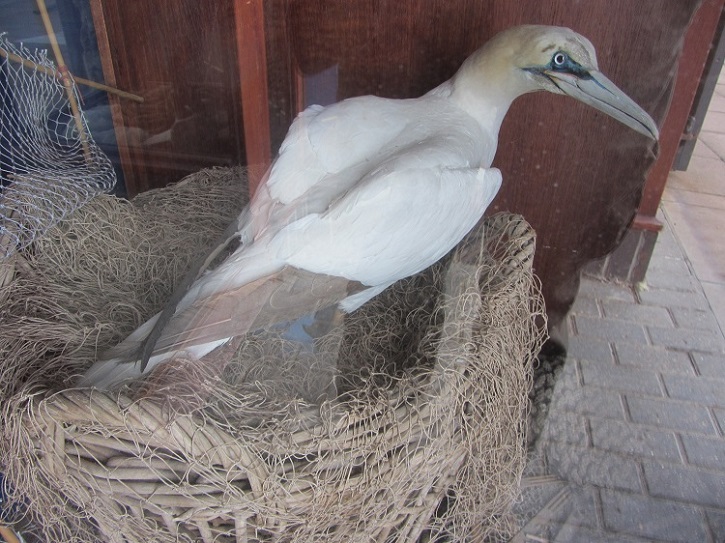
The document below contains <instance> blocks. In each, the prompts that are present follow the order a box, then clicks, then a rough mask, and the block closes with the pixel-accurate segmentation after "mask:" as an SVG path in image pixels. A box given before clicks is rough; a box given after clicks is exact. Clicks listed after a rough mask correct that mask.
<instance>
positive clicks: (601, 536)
mask: <svg viewBox="0 0 725 543" xmlns="http://www.w3.org/2000/svg"><path fill="white" fill-rule="evenodd" d="M531 541H536V540H531ZM544 541H549V539H545V540H544ZM553 541H556V543H585V542H586V543H652V541H651V540H647V539H642V538H639V537H634V536H626V535H624V534H621V533H612V532H607V531H605V530H594V529H591V528H588V527H586V526H577V525H575V524H566V525H564V526H562V527H561V529H560V530H559V533H558V534H556V539H554V540H553Z"/></svg>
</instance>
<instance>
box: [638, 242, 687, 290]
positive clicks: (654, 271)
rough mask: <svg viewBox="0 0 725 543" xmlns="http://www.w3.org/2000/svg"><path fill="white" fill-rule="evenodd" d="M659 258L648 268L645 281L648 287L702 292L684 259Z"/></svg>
mask: <svg viewBox="0 0 725 543" xmlns="http://www.w3.org/2000/svg"><path fill="white" fill-rule="evenodd" d="M655 250H656V249H655ZM658 256H660V258H655V259H653V260H652V261H651V262H650V266H649V268H647V276H646V278H645V281H646V284H647V285H648V287H650V288H655V289H668V290H679V291H683V290H686V291H689V292H699V291H700V287H699V284H698V282H697V279H696V277H695V276H694V275H693V274H692V272H691V271H690V267H689V266H688V265H687V262H685V260H684V259H682V258H672V257H669V258H668V257H664V258H662V257H661V255H658Z"/></svg>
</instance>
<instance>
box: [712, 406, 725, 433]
mask: <svg viewBox="0 0 725 543" xmlns="http://www.w3.org/2000/svg"><path fill="white" fill-rule="evenodd" d="M712 412H713V413H714V414H715V419H716V420H717V423H718V425H719V426H720V435H723V433H725V409H713V410H712Z"/></svg>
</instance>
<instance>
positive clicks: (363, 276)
mask: <svg viewBox="0 0 725 543" xmlns="http://www.w3.org/2000/svg"><path fill="white" fill-rule="evenodd" d="M540 90H546V91H549V92H553V93H556V94H567V95H569V96H572V97H574V98H576V99H577V100H580V101H582V102H584V103H586V104H589V105H591V106H593V107H595V108H597V109H599V110H601V111H604V112H605V113H607V114H608V115H610V116H612V117H614V118H615V119H617V120H618V121H621V122H622V123H624V124H625V125H627V126H629V127H630V128H632V129H634V130H636V131H637V132H640V133H641V134H644V135H645V136H648V137H650V138H653V139H657V138H658V132H657V127H656V125H655V123H654V121H653V120H652V119H651V118H650V116H649V115H648V114H647V113H645V112H644V111H643V110H642V109H641V108H640V107H639V106H638V105H637V104H635V103H634V102H633V101H632V100H631V99H630V98H628V97H627V96H626V95H625V94H624V93H623V92H622V91H621V90H619V89H618V88H617V87H616V86H615V85H614V84H613V83H612V82H611V81H609V80H608V79H607V78H606V77H605V76H604V75H602V74H601V73H600V72H599V71H598V68H597V60H596V54H595V51H594V48H593V46H592V44H591V43H590V42H589V40H587V39H586V38H584V37H583V36H580V35H579V34H576V33H575V32H573V31H572V30H569V29H567V28H559V27H548V26H521V27H515V28H512V29H509V30H507V31H505V32H502V33H501V34H499V35H497V36H496V37H494V38H493V39H492V40H490V41H489V42H488V43H487V44H486V45H484V46H483V47H482V48H481V49H479V50H478V51H476V52H475V53H473V54H472V55H471V56H470V57H469V58H468V59H467V60H466V61H465V62H464V63H463V65H462V66H461V68H460V69H459V70H458V72H457V73H456V74H455V75H454V76H453V78H451V79H450V80H449V81H446V82H445V83H443V84H441V85H440V86H438V87H436V88H435V89H433V90H431V91H430V92H428V93H427V94H425V95H423V96H421V97H419V98H415V99H406V100H396V99H387V98H378V97H374V96H362V97H358V98H351V99H348V100H344V101H342V102H340V103H337V104H333V105H331V106H328V107H324V108H323V107H320V106H311V107H309V108H308V109H306V110H305V111H304V112H302V113H301V114H300V115H299V116H298V117H297V119H296V120H295V121H294V123H293V124H292V126H291V128H290V129H289V132H288V134H287V137H286V138H285V140H284V142H283V143H282V146H281V148H280V151H279V156H278V157H277V158H276V160H275V161H274V163H273V164H272V166H271V168H270V170H269V171H268V172H267V175H266V176H265V179H264V180H263V183H262V184H261V185H260V187H259V189H258V191H257V192H256V194H255V195H254V197H253V199H252V200H251V202H250V204H249V205H248V207H247V208H246V209H245V210H244V211H243V212H242V213H241V215H240V216H239V218H238V220H237V221H235V223H234V225H233V227H232V228H231V230H230V231H232V232H234V235H235V236H236V237H238V239H239V240H240V246H239V248H238V249H237V250H236V251H235V252H234V253H233V254H232V255H231V256H229V257H228V258H227V259H226V260H225V261H224V262H223V263H222V264H221V265H220V266H219V267H217V268H216V269H215V270H213V271H211V272H208V273H206V275H203V276H201V277H200V278H199V279H198V280H196V282H194V283H193V285H191V287H190V288H188V289H187V290H184V291H182V292H181V294H183V296H181V294H180V295H179V296H177V298H178V299H177V300H174V301H173V303H171V304H170V306H169V311H167V313H168V315H169V316H170V319H169V320H168V322H166V318H162V319H161V320H160V321H159V324H158V325H157V327H156V328H157V329H156V331H155V332H154V333H153V334H152V335H151V340H150V341H149V346H148V347H147V354H148V355H150V358H149V359H148V364H146V363H145V360H143V358H144V357H143V356H142V355H141V354H140V353H141V351H140V347H141V346H142V345H143V343H144V341H145V340H146V338H148V337H149V334H150V333H151V330H152V329H153V328H154V325H155V324H156V323H157V321H158V319H159V315H157V316H156V317H154V318H152V319H151V320H150V321H148V322H147V323H146V324H144V325H142V326H141V327H140V328H139V329H137V330H136V331H135V332H134V333H133V334H131V336H129V337H128V338H127V339H126V340H124V341H123V342H122V343H121V344H119V345H118V346H117V347H116V348H114V349H112V350H111V352H110V353H109V355H108V357H107V359H105V360H100V361H99V362H97V363H96V364H94V365H93V366H92V367H91V369H90V370H89V371H88V372H87V373H86V374H85V375H84V377H83V378H82V380H81V383H80V384H81V385H84V386H88V385H93V386H97V387H104V388H106V387H111V386H114V385H116V384H118V383H119V382H121V381H123V380H125V379H128V378H133V377H138V376H139V375H142V374H143V373H146V372H148V371H150V370H151V369H153V368H154V367H156V366H158V365H159V364H161V363H163V362H165V361H167V360H169V359H171V358H173V357H174V356H175V355H176V354H179V353H182V352H183V353H185V355H186V356H192V357H194V358H196V359H198V358H201V357H203V356H205V355H206V354H208V353H209V352H211V351H212V350H213V349H215V348H216V347H218V346H220V345H222V344H224V343H226V342H227V341H228V340H229V339H230V338H231V337H234V336H239V335H242V334H244V333H246V332H248V331H250V330H255V329H259V328H262V327H264V326H267V325H269V324H273V323H274V322H277V321H286V320H291V319H294V318H297V317H299V316H301V315H304V314H307V313H309V312H311V311H315V310H317V309H320V308H322V307H326V306H332V305H335V304H337V307H338V308H339V309H341V310H342V311H344V312H350V311H353V310H355V309H356V308H358V307H360V306H361V305H362V304H364V303H365V302H366V301H368V300H370V299H371V298H372V297H374V296H375V295H377V294H378V293H380V292H382V291H383V290H384V289H385V288H387V287H388V286H389V285H391V284H392V283H394V282H395V281H397V280H399V279H402V278H404V277H407V276H410V275H413V274H415V273H417V272H419V271H421V270H423V269H425V268H426V267H428V266H430V265H431V264H433V263H434V262H436V261H437V260H439V259H440V258H441V257H443V256H444V255H445V254H446V253H448V252H449V251H450V250H451V249H452V248H453V247H455V245H456V244H458V242H459V241H460V240H461V239H462V238H463V237H464V236H465V235H466V233H468V232H469V231H470V230H471V229H472V228H473V227H474V226H475V225H476V223H478V222H479V220H480V219H481V217H482V216H483V213H484V211H485V210H486V207H487V206H488V205H489V204H490V203H491V200H493V198H494V196H495V195H496V193H497V191H498V189H499V187H500V185H501V173H500V171H499V170H497V169H496V168H491V163H492V161H493V158H494V155H495V153H496V147H497V143H498V141H497V140H498V133H499V129H500V127H501V123H502V121H503V119H504V116H505V115H506V112H507V111H508V109H509V106H510V105H511V103H512V102H513V101H514V100H515V99H516V98H517V97H519V96H521V95H523V94H526V93H530V92H534V91H540ZM176 302H178V303H176Z"/></svg>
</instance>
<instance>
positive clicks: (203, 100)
mask: <svg viewBox="0 0 725 543" xmlns="http://www.w3.org/2000/svg"><path fill="white" fill-rule="evenodd" d="M92 5H93V9H94V20H95V23H96V28H97V32H98V33H99V47H100V49H101V55H102V59H103V65H104V75H105V77H106V80H107V81H109V82H111V83H112V84H115V85H117V86H119V87H120V88H123V89H127V90H129V91H131V92H134V93H136V94H139V95H141V96H143V97H144V99H145V102H144V103H143V104H136V103H133V102H128V101H119V100H117V99H115V98H113V99H112V100H113V101H114V103H113V108H114V120H115V123H116V132H117V135H118V140H119V145H120V146H121V156H122V157H123V168H124V174H125V178H126V184H127V188H128V191H129V193H130V194H135V193H137V192H141V191H144V190H147V189H149V188H153V187H160V186H164V185H166V184H167V183H169V182H171V181H176V180H178V179H179V178H180V177H182V176H183V175H185V174H186V173H189V172H192V171H197V170H199V169H200V168H202V167H205V166H211V165H228V164H238V163H240V162H243V161H244V144H243V138H244V135H243V123H242V113H241V103H240V99H239V96H240V87H239V75H238V63H237V57H236V50H237V48H236V33H235V25H234V10H233V3H232V0H216V1H214V2H197V1H189V0H185V1H179V0H92Z"/></svg>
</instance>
